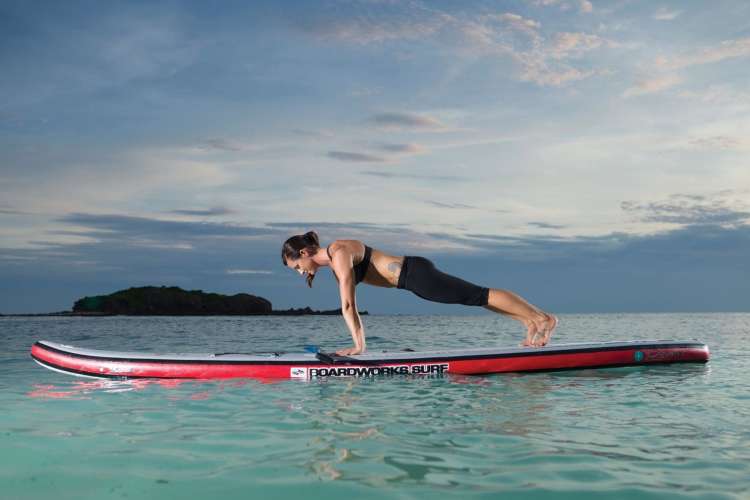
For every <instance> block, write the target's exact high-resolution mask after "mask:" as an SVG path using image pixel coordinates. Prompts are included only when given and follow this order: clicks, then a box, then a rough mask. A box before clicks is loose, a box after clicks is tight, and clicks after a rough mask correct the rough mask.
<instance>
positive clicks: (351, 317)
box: [331, 248, 365, 356]
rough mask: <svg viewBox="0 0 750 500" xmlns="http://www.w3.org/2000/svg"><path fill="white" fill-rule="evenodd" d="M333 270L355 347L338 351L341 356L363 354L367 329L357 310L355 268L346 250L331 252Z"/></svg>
mask: <svg viewBox="0 0 750 500" xmlns="http://www.w3.org/2000/svg"><path fill="white" fill-rule="evenodd" d="M331 269H333V271H334V272H335V273H336V276H338V280H339V294H340V295H341V314H342V315H343V316H344V321H346V326H347V327H348V328H349V331H350V332H351V334H352V339H353V340H354V347H350V348H348V349H341V350H339V351H336V354H338V355H339V356H349V355H352V354H362V353H363V352H365V328H364V326H363V325H362V319H361V318H360V317H359V310H358V309H357V298H356V295H355V293H354V290H355V283H354V268H353V264H352V255H351V253H349V252H348V251H347V250H346V249H345V248H339V249H336V250H332V251H331Z"/></svg>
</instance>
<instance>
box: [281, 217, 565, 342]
mask: <svg viewBox="0 0 750 500" xmlns="http://www.w3.org/2000/svg"><path fill="white" fill-rule="evenodd" d="M281 260H282V262H284V265H285V266H287V267H289V268H291V269H294V270H296V271H297V272H299V273H300V274H301V275H303V276H304V277H305V279H306V281H307V286H309V287H312V282H313V280H314V279H315V274H316V273H317V272H318V269H320V268H321V267H327V266H329V267H330V268H331V270H332V271H333V275H334V276H335V277H336V281H338V283H339V293H340V294H341V312H342V314H343V316H344V319H345V320H346V326H347V327H348V328H349V331H351V333H352V338H353V339H354V347H350V348H348V349H341V350H339V351H336V354H338V355H340V356H349V355H354V354H362V353H363V352H365V331H364V327H363V326H362V321H361V319H360V317H359V311H358V309H357V300H356V297H355V294H354V288H355V287H356V286H357V284H358V283H360V282H365V283H367V284H369V285H375V286H382V287H388V288H393V287H396V288H403V289H406V290H409V291H411V292H413V293H414V294H416V295H418V296H419V297H422V298H423V299H426V300H431V301H433V302H442V303H446V304H465V305H469V306H482V307H484V308H485V309H489V310H490V311H493V312H496V313H503V314H506V315H508V316H510V317H511V318H513V319H516V320H518V321H520V322H521V323H523V324H524V325H525V326H526V339H525V340H524V341H523V343H522V344H521V345H523V346H535V347H541V346H543V345H546V344H547V342H549V339H550V337H551V336H552V332H553V331H554V329H555V327H556V326H557V318H556V317H555V316H554V315H552V314H547V313H545V312H543V311H541V310H540V309H538V308H536V307H534V306H533V305H531V304H529V303H528V302H526V301H525V300H523V299H522V298H521V297H519V296H518V295H516V294H514V293H513V292H509V291H507V290H498V289H495V288H484V287H480V286H477V285H474V284H472V283H469V282H467V281H464V280H462V279H459V278H456V277H454V276H450V275H448V274H445V273H443V272H441V271H439V270H437V269H436V268H435V266H434V265H433V263H432V262H430V261H429V260H427V259H425V258H424V257H409V256H407V257H398V256H394V255H388V254H386V253H383V252H381V251H379V250H376V249H374V248H370V247H368V246H367V245H365V244H363V243H362V242H361V241H357V240H336V241H334V242H333V243H331V244H330V245H328V247H326V248H322V247H321V246H320V242H319V241H318V235H317V234H316V233H315V232H314V231H310V232H308V233H305V234H301V235H297V236H292V237H291V238H289V239H288V240H286V242H284V246H283V247H282V249H281Z"/></svg>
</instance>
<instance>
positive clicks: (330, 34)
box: [0, 0, 750, 314]
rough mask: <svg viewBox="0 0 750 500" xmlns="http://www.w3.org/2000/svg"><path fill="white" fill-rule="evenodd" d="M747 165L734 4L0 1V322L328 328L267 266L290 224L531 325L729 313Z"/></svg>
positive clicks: (303, 292) (738, 1) (392, 295)
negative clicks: (176, 291) (428, 271)
mask: <svg viewBox="0 0 750 500" xmlns="http://www.w3.org/2000/svg"><path fill="white" fill-rule="evenodd" d="M749 160H750V3H749V2H746V1H744V0H735V1H728V0H716V1H712V2H705V1H692V0H683V1H653V0H644V1H635V0H632V1H631V0H612V1H599V0H515V1H429V2H428V1H424V2H422V1H408V0H407V1H388V0H362V1H326V0H323V1H316V2H304V1H295V2H277V1H269V2H264V1H237V2H229V1H228V2H221V3H220V4H219V5H216V4H209V3H206V2H199V1H196V2H177V1H165V2H158V3H154V2H116V1H113V2H96V1H91V2H77V1H71V2H49V3H45V2H26V1H18V2H16V1H8V0H0V313H5V314H8V313H19V312H49V311H59V310H66V309H70V308H71V307H72V304H73V302H74V301H75V300H76V299H78V298H80V297H83V296H85V295H97V294H106V293H111V292H114V291H116V290H119V289H123V288H128V287H131V286H145V285H156V286H160V285H169V286H172V285H174V286H180V287H182V288H185V289H189V290H194V289H200V290H204V291H212V292H219V293H228V294H234V293H241V292H242V293H251V294H255V295H260V296H262V297H265V298H267V299H268V300H270V301H271V302H272V303H273V306H274V308H275V309H285V308H289V307H304V306H308V305H309V306H311V307H313V308H318V309H333V308H336V307H338V306H339V298H338V292H337V288H336V284H335V281H334V279H333V277H332V276H331V275H330V273H327V272H324V273H322V274H321V275H319V276H318V277H317V278H316V281H315V285H314V287H313V288H312V289H308V288H307V287H306V286H305V284H304V281H303V279H302V278H301V277H300V276H299V275H297V274H296V273H294V272H293V271H291V270H289V269H286V268H284V267H283V265H282V263H281V258H280V249H281V244H282V243H283V241H284V240H285V239H286V238H288V237H289V236H291V235H294V234H300V233H304V232H306V231H308V230H315V231H317V232H318V234H319V235H320V238H321V241H322V243H323V244H327V243H330V242H331V241H333V240H335V239H349V238H353V239H359V240H362V241H364V242H365V243H367V244H368V245H370V246H373V247H375V248H378V249H380V250H382V251H384V252H387V253H390V254H393V255H422V256H424V257H428V258H430V259H431V260H433V262H435V264H436V265H437V266H438V268H440V269H442V270H444V271H446V272H449V273H451V274H455V275H458V276H460V277H463V278H464V279H468V280H471V281H474V282H476V283H478V284H481V285H483V286H489V287H494V288H503V289H510V290H513V291H515V292H517V293H520V294H521V295H522V296H524V297H526V298H527V299H528V300H529V301H531V302H532V303H534V304H536V305H538V306H539V307H542V308H544V309H547V310H551V311H553V312H562V313H564V312H634V311H643V312H675V311H677V312H700V311H707V312H708V311H750V299H749V298H748V297H750V258H749V257H750V161H749ZM357 297H358V305H359V308H360V309H365V310H368V311H370V312H371V313H379V314H490V313H489V312H485V311H483V310H481V309H478V308H470V307H465V306H456V305H442V304H434V303H429V302H426V301H423V300H421V299H419V298H417V297H415V296H413V295H411V294H410V293H409V292H406V291H403V290H394V289H377V288H375V287H369V286H362V285H360V286H359V287H358V288H357Z"/></svg>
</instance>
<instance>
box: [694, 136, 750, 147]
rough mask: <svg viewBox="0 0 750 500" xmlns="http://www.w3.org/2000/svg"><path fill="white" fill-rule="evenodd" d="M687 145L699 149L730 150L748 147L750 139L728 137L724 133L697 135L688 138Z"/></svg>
mask: <svg viewBox="0 0 750 500" xmlns="http://www.w3.org/2000/svg"><path fill="white" fill-rule="evenodd" d="M688 145H689V146H690V147H692V148H695V149H701V150H716V149H718V150H731V149H749V148H750V140H748V139H746V138H744V137H742V138H740V137H730V136H726V135H715V136H711V137H697V138H694V139H690V140H689V141H688Z"/></svg>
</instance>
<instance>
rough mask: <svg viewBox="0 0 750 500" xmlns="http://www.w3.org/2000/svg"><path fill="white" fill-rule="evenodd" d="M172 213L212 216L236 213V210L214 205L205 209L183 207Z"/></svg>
mask: <svg viewBox="0 0 750 500" xmlns="http://www.w3.org/2000/svg"><path fill="white" fill-rule="evenodd" d="M170 213H173V214H179V215H196V216H204V217H212V216H215V215H229V214H233V213H235V212H234V210H230V209H228V208H226V207H213V208H207V209H203V210H200V209H198V210H189V209H183V210H172V211H171V212H170Z"/></svg>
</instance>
